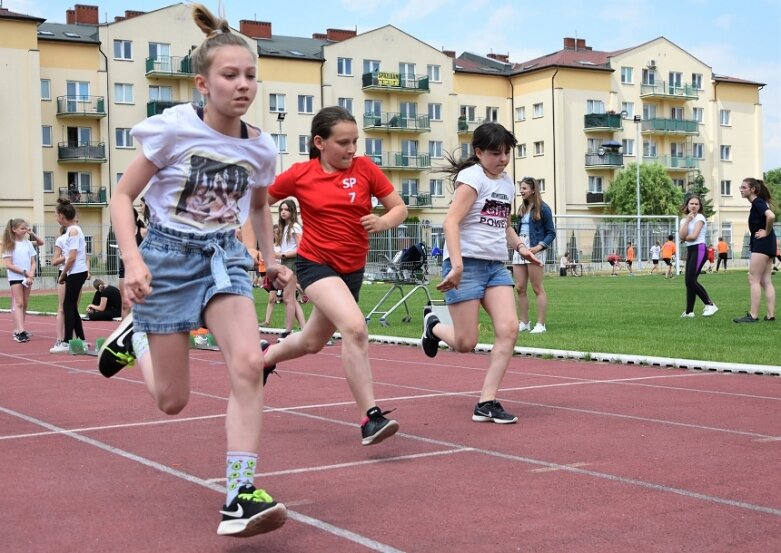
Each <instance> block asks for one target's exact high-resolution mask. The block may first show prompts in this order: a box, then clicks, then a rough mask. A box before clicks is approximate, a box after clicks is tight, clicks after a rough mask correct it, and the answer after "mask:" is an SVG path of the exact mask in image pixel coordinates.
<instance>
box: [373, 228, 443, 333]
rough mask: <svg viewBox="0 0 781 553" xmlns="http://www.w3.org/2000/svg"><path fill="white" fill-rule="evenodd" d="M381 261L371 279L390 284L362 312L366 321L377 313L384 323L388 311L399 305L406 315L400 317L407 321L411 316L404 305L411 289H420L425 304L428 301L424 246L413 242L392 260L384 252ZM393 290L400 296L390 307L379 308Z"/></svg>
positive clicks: (381, 322)
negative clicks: (366, 312) (373, 302)
mask: <svg viewBox="0 0 781 553" xmlns="http://www.w3.org/2000/svg"><path fill="white" fill-rule="evenodd" d="M381 261H382V263H381V268H380V272H379V273H378V274H376V275H375V276H374V280H375V282H386V283H390V284H392V285H393V286H391V289H390V290H388V291H387V292H386V293H385V295H384V296H382V299H380V301H379V302H377V305H375V306H374V308H372V310H371V311H370V312H369V313H368V314H367V315H366V322H367V323H368V322H369V321H371V318H372V317H373V316H374V315H379V316H380V324H382V326H388V317H389V316H390V314H391V313H393V312H394V311H396V309H398V308H399V307H401V306H402V305H403V306H404V310H405V312H406V313H407V314H406V316H405V317H403V318H402V319H401V320H402V322H405V323H409V322H411V321H412V315H411V314H410V311H409V307H408V306H407V300H408V299H409V298H410V297H412V295H413V294H415V292H417V291H418V290H422V291H423V294H425V296H426V300H427V303H431V294H430V293H429V291H428V283H429V274H428V254H427V252H426V246H425V245H424V244H423V243H420V244H414V245H412V246H410V247H409V248H407V249H406V250H403V251H401V252H399V253H398V254H396V255H395V256H394V258H393V259H390V258H389V257H388V256H387V255H383V256H381ZM410 287H411V288H410ZM405 288H407V289H408V291H407V292H406V293H404V290H405ZM396 291H398V292H399V295H400V296H401V299H400V300H399V301H397V302H396V303H395V304H394V305H393V306H392V307H391V308H390V309H388V310H386V311H383V310H382V307H383V305H385V302H386V301H387V300H388V299H389V298H390V297H391V295H393V293H394V292H396Z"/></svg>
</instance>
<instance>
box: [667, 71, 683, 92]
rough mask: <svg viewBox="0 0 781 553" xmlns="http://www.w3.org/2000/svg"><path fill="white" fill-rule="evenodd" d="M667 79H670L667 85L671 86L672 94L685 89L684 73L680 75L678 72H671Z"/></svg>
mask: <svg viewBox="0 0 781 553" xmlns="http://www.w3.org/2000/svg"><path fill="white" fill-rule="evenodd" d="M667 77H668V79H669V81H670V82H669V83H667V84H668V85H669V86H670V94H675V93H676V92H678V91H679V90H681V89H682V88H683V73H679V72H677V71H670V72H669V73H668V74H667Z"/></svg>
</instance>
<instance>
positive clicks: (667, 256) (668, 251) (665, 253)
mask: <svg viewBox="0 0 781 553" xmlns="http://www.w3.org/2000/svg"><path fill="white" fill-rule="evenodd" d="M677 252H678V246H677V245H676V244H675V235H674V234H669V235H667V241H666V242H665V243H664V245H663V246H662V261H664V263H665V265H667V272H666V273H665V275H664V278H672V277H673V258H674V257H675V254H676V253H677ZM725 263H726V262H725ZM725 266H726V265H725Z"/></svg>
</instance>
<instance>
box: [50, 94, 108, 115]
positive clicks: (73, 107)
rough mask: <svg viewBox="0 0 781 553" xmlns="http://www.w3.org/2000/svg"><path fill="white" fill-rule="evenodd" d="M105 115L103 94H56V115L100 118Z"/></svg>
mask: <svg viewBox="0 0 781 553" xmlns="http://www.w3.org/2000/svg"><path fill="white" fill-rule="evenodd" d="M105 116H106V101H105V99H104V98H103V96H80V95H73V96H57V117H86V118H89V119H101V118H103V117H105Z"/></svg>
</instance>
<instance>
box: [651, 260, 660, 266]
mask: <svg viewBox="0 0 781 553" xmlns="http://www.w3.org/2000/svg"><path fill="white" fill-rule="evenodd" d="M651 262H652V263H653V264H654V265H659V260H658V259H652V260H651Z"/></svg>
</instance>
